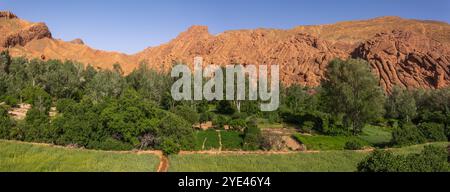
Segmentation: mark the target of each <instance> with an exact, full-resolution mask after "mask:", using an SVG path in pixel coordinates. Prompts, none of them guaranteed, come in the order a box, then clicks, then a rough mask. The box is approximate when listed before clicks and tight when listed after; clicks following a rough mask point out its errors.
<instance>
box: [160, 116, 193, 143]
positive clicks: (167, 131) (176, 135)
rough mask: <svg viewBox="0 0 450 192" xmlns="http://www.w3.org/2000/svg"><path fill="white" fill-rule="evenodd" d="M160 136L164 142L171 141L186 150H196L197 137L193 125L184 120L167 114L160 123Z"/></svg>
mask: <svg viewBox="0 0 450 192" xmlns="http://www.w3.org/2000/svg"><path fill="white" fill-rule="evenodd" d="M158 127H159V136H160V137H161V138H163V140H167V139H170V140H171V142H174V143H176V144H177V145H178V147H180V148H181V149H184V150H189V149H194V147H195V137H194V130H193V129H192V125H190V124H189V123H188V122H187V121H186V120H184V119H183V118H181V117H179V116H177V115H174V114H172V113H167V114H166V116H165V117H164V118H162V119H161V121H160V123H159V126H158Z"/></svg>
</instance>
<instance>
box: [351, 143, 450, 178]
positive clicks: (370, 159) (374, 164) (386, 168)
mask: <svg viewBox="0 0 450 192" xmlns="http://www.w3.org/2000/svg"><path fill="white" fill-rule="evenodd" d="M358 171H359V172H441V171H444V172H446V171H450V166H449V163H448V162H447V151H446V150H445V149H444V148H439V147H435V146H425V148H424V150H423V151H422V152H421V153H420V154H410V155H406V156H402V155H394V154H392V152H390V151H381V150H376V151H374V152H372V153H371V154H370V155H369V156H367V157H366V158H365V159H364V160H363V161H361V162H360V163H359V164H358Z"/></svg>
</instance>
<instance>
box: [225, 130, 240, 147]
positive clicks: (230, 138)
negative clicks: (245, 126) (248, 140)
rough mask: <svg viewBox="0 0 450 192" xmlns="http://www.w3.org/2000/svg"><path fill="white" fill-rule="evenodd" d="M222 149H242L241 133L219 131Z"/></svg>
mask: <svg viewBox="0 0 450 192" xmlns="http://www.w3.org/2000/svg"><path fill="white" fill-rule="evenodd" d="M220 136H221V137H222V149H224V150H237V149H241V148H242V142H243V139H242V137H241V133H240V132H237V131H221V132H220Z"/></svg>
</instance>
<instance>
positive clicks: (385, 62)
mask: <svg viewBox="0 0 450 192" xmlns="http://www.w3.org/2000/svg"><path fill="white" fill-rule="evenodd" d="M353 57H360V58H363V59H365V60H367V61H369V63H370V64H371V66H372V68H373V69H374V71H375V73H376V74H377V75H378V76H379V78H380V85H381V86H382V87H383V88H384V89H386V90H392V88H393V86H395V85H397V86H400V87H406V88H419V87H422V88H442V87H446V86H448V85H449V84H450V49H449V47H448V46H445V45H443V44H442V43H439V42H438V41H436V40H433V39H430V38H428V37H426V36H424V35H420V34H416V33H413V32H404V31H397V30H394V31H392V32H389V33H379V34H376V35H375V37H374V38H372V39H370V40H368V41H366V42H364V43H362V44H361V45H360V46H359V47H358V48H357V49H356V50H355V51H354V53H353Z"/></svg>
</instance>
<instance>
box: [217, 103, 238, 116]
mask: <svg viewBox="0 0 450 192" xmlns="http://www.w3.org/2000/svg"><path fill="white" fill-rule="evenodd" d="M216 110H217V112H218V113H220V114H225V115H231V114H233V113H234V112H235V111H236V109H235V108H234V107H233V106H232V105H231V102H230V101H227V100H221V101H219V103H218V105H217V108H216Z"/></svg>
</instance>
